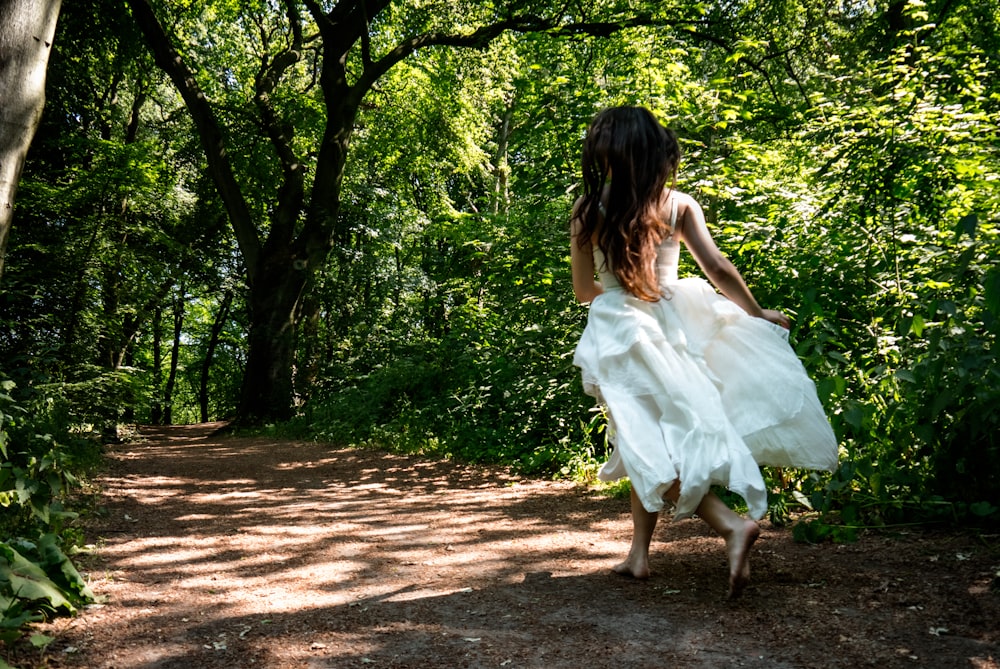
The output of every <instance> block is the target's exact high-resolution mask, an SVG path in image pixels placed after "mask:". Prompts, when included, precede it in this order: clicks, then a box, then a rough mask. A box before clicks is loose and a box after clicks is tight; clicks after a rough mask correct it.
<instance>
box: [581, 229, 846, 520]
mask: <svg viewBox="0 0 1000 669" xmlns="http://www.w3.org/2000/svg"><path fill="white" fill-rule="evenodd" d="M671 223H673V221H672V222H671ZM671 229H673V225H671ZM679 254H680V248H679V244H678V242H677V241H675V240H674V239H673V238H668V239H667V240H666V241H664V242H663V244H662V245H661V247H660V250H659V253H658V258H657V272H658V276H659V281H660V288H661V291H662V293H663V297H662V298H661V299H660V300H659V301H658V302H646V301H644V300H640V299H638V298H636V297H634V296H632V295H630V294H629V293H628V292H626V291H625V290H624V289H623V288H621V286H620V285H619V284H618V281H617V279H615V277H614V274H613V273H611V272H610V271H609V269H608V267H607V265H606V263H605V262H604V257H603V255H602V254H601V252H600V251H599V250H595V253H594V255H595V264H596V266H597V267H598V272H599V275H600V280H601V283H602V285H603V286H604V293H603V294H602V295H599V296H598V297H597V298H595V299H594V301H593V302H592V303H591V306H590V314H589V317H588V320H587V327H586V329H585V330H584V332H583V336H582V337H581V339H580V343H579V344H578V345H577V348H576V352H575V355H574V359H573V362H574V364H576V365H577V366H578V367H580V368H581V371H582V374H583V385H584V390H585V391H586V392H587V393H588V394H590V395H593V396H594V397H595V398H597V400H598V401H599V402H600V403H601V404H603V405H604V406H605V408H606V409H607V411H608V413H609V416H610V422H609V436H610V440H611V442H612V444H613V445H614V449H613V451H612V454H611V457H610V458H609V459H608V461H607V462H606V463H605V464H604V466H603V467H602V469H601V471H600V474H599V477H600V478H601V479H602V480H605V481H613V480H617V479H619V478H622V477H625V476H628V477H629V479H630V480H631V484H632V487H633V490H635V492H636V493H637V494H638V496H639V499H640V500H641V501H642V504H643V506H644V507H645V508H646V509H647V510H648V511H659V510H660V509H662V508H663V505H664V501H663V495H664V494H665V493H666V492H667V490H669V489H670V488H671V486H673V485H674V483H675V482H676V481H678V480H679V481H680V499H679V500H678V502H677V504H676V506H675V509H674V517H675V518H685V517H689V516H691V515H692V514H693V513H694V512H695V509H696V508H697V506H698V504H699V503H700V502H701V499H702V498H703V497H704V496H705V495H706V494H707V493H708V492H709V489H710V487H711V486H712V485H713V484H715V485H723V486H725V487H727V488H728V489H730V490H732V491H733V492H735V493H737V494H739V495H740V496H741V497H743V499H744V500H746V503H747V507H748V511H749V515H750V516H751V517H753V518H761V517H763V515H764V514H765V513H766V512H767V491H766V490H765V488H764V480H763V478H762V476H761V474H760V468H759V465H771V466H777V467H795V468H804V469H824V470H831V471H832V470H833V469H835V468H836V467H837V440H836V437H835V436H834V434H833V430H832V429H831V428H830V424H829V422H828V421H827V418H826V415H825V413H824V412H823V407H822V405H821V404H820V402H819V399H818V398H817V396H816V386H815V384H814V383H813V382H812V380H811V379H810V378H809V376H808V375H807V373H806V371H805V368H804V367H803V366H802V363H801V361H800V360H799V359H798V357H797V356H796V355H795V352H794V351H793V350H792V348H791V346H789V344H788V335H787V332H786V331H785V330H784V328H782V327H780V326H778V325H775V324H773V323H770V322H768V321H765V320H763V319H760V318H754V317H752V316H750V315H748V314H747V313H746V312H745V311H743V310H742V309H741V308H740V307H738V306H737V305H736V304H734V303H733V302H731V301H729V300H728V299H726V298H725V297H723V296H722V295H719V294H718V293H717V292H716V291H715V290H714V289H713V288H712V286H711V285H710V284H709V283H708V282H706V281H704V280H703V279H698V278H686V279H680V280H678V278H677V264H678V258H679Z"/></svg>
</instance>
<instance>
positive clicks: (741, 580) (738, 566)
mask: <svg viewBox="0 0 1000 669" xmlns="http://www.w3.org/2000/svg"><path fill="white" fill-rule="evenodd" d="M759 536H760V527H759V526H758V525H757V523H755V522H754V521H752V520H745V521H744V522H743V526H742V527H741V528H740V529H738V530H737V531H735V532H733V533H732V535H730V536H729V538H728V539H726V552H727V553H728V556H729V598H730V599H736V598H737V597H739V596H740V595H741V594H743V589H744V588H746V586H747V583H749V582H750V548H751V547H752V546H753V544H754V542H755V541H757V537H759Z"/></svg>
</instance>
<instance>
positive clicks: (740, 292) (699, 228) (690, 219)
mask: <svg viewBox="0 0 1000 669" xmlns="http://www.w3.org/2000/svg"><path fill="white" fill-rule="evenodd" d="M674 197H679V198H681V199H680V201H679V203H678V205H679V206H678V210H679V212H680V215H679V216H678V221H677V230H676V234H677V236H678V238H679V239H682V240H683V241H684V244H685V245H686V246H687V247H688V250H690V251H691V255H692V256H694V259H695V262H697V263H698V266H699V267H701V270H702V271H703V272H704V273H705V276H707V277H708V280H709V281H711V282H712V284H714V285H715V287H716V288H718V289H719V291H720V292H721V293H722V294H723V295H725V296H726V297H727V298H729V299H730V300H732V301H733V302H735V303H736V304H738V305H739V306H740V307H741V308H742V309H743V310H744V311H746V312H747V313H748V314H750V315H751V316H756V317H757V318H765V319H767V320H769V321H771V322H772V323H777V324H778V325H780V326H782V327H784V328H788V327H790V326H791V322H790V321H789V320H788V317H787V316H785V315H784V314H783V313H781V312H780V311H774V310H773V309H762V308H761V306H760V305H759V304H757V300H755V299H754V296H753V294H752V293H751V292H750V289H749V288H747V285H746V282H745V281H743V277H742V276H741V275H740V273H739V270H737V269H736V266H735V265H733V263H732V262H731V261H730V260H729V258H727V257H726V256H725V255H723V253H722V251H720V250H719V247H718V246H716V245H715V240H713V239H712V234H711V233H710V232H709V231H708V225H707V224H706V223H705V213H704V212H703V211H702V209H701V205H699V204H698V203H697V202H696V201H695V199H694V198H692V197H691V196H690V195H685V194H683V193H676V192H675V193H674Z"/></svg>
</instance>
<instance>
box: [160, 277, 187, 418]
mask: <svg viewBox="0 0 1000 669" xmlns="http://www.w3.org/2000/svg"><path fill="white" fill-rule="evenodd" d="M183 325H184V286H181V288H180V292H179V293H178V294H177V297H176V299H175V300H174V345H173V347H172V348H171V349H170V372H169V373H168V374H167V385H166V386H165V387H164V389H163V424H164V425H173V424H174V386H175V385H176V384H177V363H178V362H179V361H180V356H181V329H182V327H183Z"/></svg>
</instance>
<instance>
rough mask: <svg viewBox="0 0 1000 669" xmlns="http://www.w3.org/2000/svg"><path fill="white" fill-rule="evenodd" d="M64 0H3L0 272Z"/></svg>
mask: <svg viewBox="0 0 1000 669" xmlns="http://www.w3.org/2000/svg"><path fill="white" fill-rule="evenodd" d="M60 6H61V0H0V275H2V274H3V261H4V254H5V253H6V250H7V238H8V236H9V235H10V226H11V222H12V221H13V218H14V195H15V194H16V192H17V183H18V181H20V179H21V168H23V167H24V158H25V156H27V155H28V146H30V145H31V140H32V139H33V138H34V136H35V131H36V130H38V123H39V121H40V120H41V118H42V107H43V106H44V105H45V68H46V67H47V66H48V63H49V53H50V52H51V51H52V37H53V35H54V34H55V31H56V19H57V18H58V17H59V9H60Z"/></svg>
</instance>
